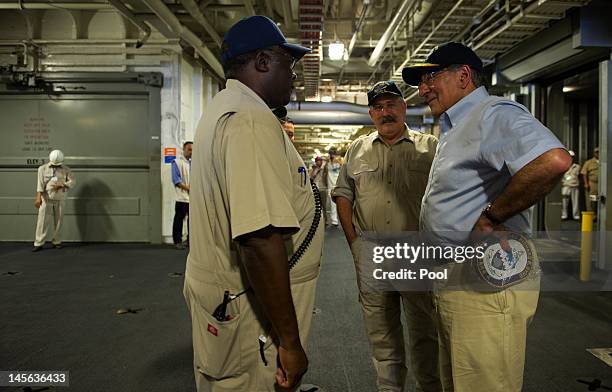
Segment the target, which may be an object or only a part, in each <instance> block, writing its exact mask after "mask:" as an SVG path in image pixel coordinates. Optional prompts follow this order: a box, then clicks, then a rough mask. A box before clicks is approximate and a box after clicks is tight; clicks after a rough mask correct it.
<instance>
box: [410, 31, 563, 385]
mask: <svg viewBox="0 0 612 392" xmlns="http://www.w3.org/2000/svg"><path fill="white" fill-rule="evenodd" d="M402 75H403V78H404V81H405V82H406V83H408V84H410V85H412V86H415V87H416V86H418V88H419V95H420V96H421V97H422V98H424V99H425V101H426V102H427V104H428V105H429V107H430V108H431V111H432V113H433V115H434V116H436V117H439V122H440V144H439V147H438V151H437V153H436V157H435V159H434V161H433V164H432V167H431V173H430V175H429V181H428V184H427V189H426V190H425V195H424V196H423V201H422V205H421V213H420V219H419V220H420V229H421V231H422V232H426V233H429V234H430V235H431V236H432V237H433V239H435V240H436V241H439V243H441V244H443V243H449V241H450V243H451V244H458V245H464V244H466V243H469V241H470V239H479V238H482V236H483V235H488V234H491V233H493V234H494V235H495V236H498V237H499V238H501V239H502V240H501V241H500V242H499V244H494V245H495V246H497V247H498V248H495V249H499V252H512V253H511V255H514V254H515V249H519V250H520V248H516V246H517V245H516V241H515V243H514V244H513V245H512V248H510V243H509V242H508V241H505V240H503V239H504V238H505V237H506V235H504V234H500V233H501V232H503V231H505V230H509V231H512V232H515V233H516V232H518V233H529V232H530V222H531V208H530V207H531V206H533V205H534V204H535V203H536V202H537V201H538V200H540V199H542V198H543V197H544V196H546V194H548V193H549V192H550V191H551V190H552V189H553V187H554V186H555V185H556V184H557V182H558V181H559V180H560V178H561V176H562V175H563V173H565V171H566V170H567V169H568V168H569V166H570V165H571V163H572V160H571V157H570V156H569V154H568V153H567V151H566V150H565V149H564V148H563V145H562V144H561V143H560V142H559V140H558V139H557V138H556V137H555V135H553V133H552V132H551V131H550V130H549V129H547V128H546V127H545V126H544V125H542V124H541V123H540V122H538V121H537V120H536V119H535V118H534V117H533V116H532V115H531V114H530V113H529V111H528V110H527V109H526V108H525V107H524V106H522V105H520V104H518V103H516V102H513V101H511V100H507V99H503V98H500V97H493V96H489V94H488V93H487V90H486V89H485V87H484V85H483V82H484V77H483V75H484V73H483V66H482V62H481V61H480V59H479V58H478V56H477V55H476V54H475V53H474V52H473V51H472V50H471V49H470V48H468V47H466V46H464V45H462V44H460V43H455V42H450V43H447V44H444V45H441V46H440V47H438V48H436V49H435V50H434V51H433V52H432V53H431V55H430V56H429V57H428V58H427V61H426V62H425V63H423V64H413V65H411V66H409V67H407V68H405V69H404V70H403V72H402ZM517 238H524V237H521V236H519V237H517ZM524 244H525V245H521V246H522V247H523V250H521V253H516V254H517V255H521V256H520V257H521V263H517V264H516V265H515V266H506V265H504V266H503V267H501V268H503V269H500V268H499V267H496V266H495V265H494V262H495V258H494V257H489V256H486V254H485V256H484V257H482V258H480V259H478V260H477V263H478V267H479V271H481V272H480V275H476V274H474V275H472V274H471V272H473V271H475V269H473V268H472V265H471V263H470V264H469V265H468V263H461V264H456V263H449V264H448V265H446V266H444V269H446V270H447V272H448V276H449V277H450V278H449V279H448V280H447V281H440V282H436V284H435V288H434V303H435V308H436V312H437V317H438V326H439V343H440V355H441V357H440V364H441V376H442V384H443V387H444V391H456V392H520V391H521V389H522V384H523V370H524V369H523V368H524V363H525V342H526V334H527V326H528V324H529V322H530V320H531V318H532V317H533V315H534V314H535V310H536V307H537V303H538V296H539V284H540V277H539V268H538V264H537V255H536V254H535V252H528V251H527V249H531V248H532V244H530V242H529V241H528V240H525V242H524ZM500 248H501V249H500ZM488 249H490V248H487V250H488ZM494 254H497V253H494ZM529 255H531V256H529ZM517 258H518V256H517ZM500 276H501V278H500ZM508 282H512V283H514V285H512V286H510V285H508V284H507V283H508Z"/></svg>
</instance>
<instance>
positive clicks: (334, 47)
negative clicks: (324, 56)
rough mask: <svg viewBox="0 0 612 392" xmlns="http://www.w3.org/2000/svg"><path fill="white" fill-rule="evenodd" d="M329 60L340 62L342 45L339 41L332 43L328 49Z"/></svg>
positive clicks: (342, 53)
mask: <svg viewBox="0 0 612 392" xmlns="http://www.w3.org/2000/svg"><path fill="white" fill-rule="evenodd" d="M328 51H329V54H328V55H329V59H330V60H333V61H338V60H342V58H343V57H344V44H343V43H342V42H340V41H336V42H332V43H331V44H329V47H328Z"/></svg>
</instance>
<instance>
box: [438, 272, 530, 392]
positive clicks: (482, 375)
mask: <svg viewBox="0 0 612 392" xmlns="http://www.w3.org/2000/svg"><path fill="white" fill-rule="evenodd" d="M529 284H530V288H529V289H525V288H524V284H523V283H521V284H518V285H516V286H512V287H510V288H508V289H506V290H503V291H499V292H476V291H469V290H463V291H462V290H436V291H435V292H434V304H435V306H436V311H437V315H438V321H439V334H440V367H441V375H442V385H443V387H444V391H445V392H450V391H454V392H520V391H521V389H522V386H523V370H524V365H525V344H526V337H527V326H528V324H529V323H530V322H531V319H532V318H533V316H534V314H535V311H536V307H537V304H538V297H539V290H538V289H539V281H537V282H536V284H535V286H536V287H537V288H536V289H534V288H533V287H534V283H533V282H531V283H529Z"/></svg>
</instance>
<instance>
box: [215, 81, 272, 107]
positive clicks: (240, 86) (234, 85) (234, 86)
mask: <svg viewBox="0 0 612 392" xmlns="http://www.w3.org/2000/svg"><path fill="white" fill-rule="evenodd" d="M225 87H226V88H227V89H230V90H240V91H241V92H242V93H243V94H246V95H248V96H249V97H251V98H253V99H254V100H256V101H257V102H259V103H261V104H262V105H264V106H265V107H268V104H267V103H266V102H265V101H264V100H263V99H262V98H261V97H260V96H259V95H257V93H256V92H255V91H253V90H252V89H251V88H250V87H249V86H247V85H246V84H244V83H242V82H241V81H240V80H238V79H227V82H226V83H225Z"/></svg>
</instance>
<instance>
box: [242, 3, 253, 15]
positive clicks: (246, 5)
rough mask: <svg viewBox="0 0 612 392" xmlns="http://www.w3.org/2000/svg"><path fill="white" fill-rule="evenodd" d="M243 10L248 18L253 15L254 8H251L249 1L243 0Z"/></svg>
mask: <svg viewBox="0 0 612 392" xmlns="http://www.w3.org/2000/svg"><path fill="white" fill-rule="evenodd" d="M243 2H244V8H246V11H247V14H248V16H253V15H255V8H253V2H252V1H251V0H243Z"/></svg>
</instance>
